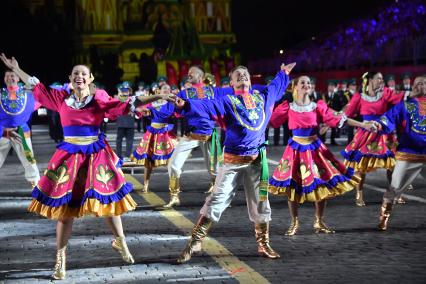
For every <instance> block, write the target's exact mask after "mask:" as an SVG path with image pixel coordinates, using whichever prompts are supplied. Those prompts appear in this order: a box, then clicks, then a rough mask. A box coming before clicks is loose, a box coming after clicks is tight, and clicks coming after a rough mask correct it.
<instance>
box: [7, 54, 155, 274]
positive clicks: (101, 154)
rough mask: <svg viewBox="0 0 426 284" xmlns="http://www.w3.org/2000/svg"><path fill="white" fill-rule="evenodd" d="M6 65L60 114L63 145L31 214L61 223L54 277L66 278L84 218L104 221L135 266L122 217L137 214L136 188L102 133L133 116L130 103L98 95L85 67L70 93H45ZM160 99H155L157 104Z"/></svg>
mask: <svg viewBox="0 0 426 284" xmlns="http://www.w3.org/2000/svg"><path fill="white" fill-rule="evenodd" d="M0 58H1V59H2V61H3V62H4V64H5V65H6V66H7V67H8V68H10V69H11V70H13V71H14V72H15V73H16V74H18V76H19V77H20V78H21V79H22V81H23V82H25V83H26V84H27V85H30V86H34V90H33V93H34V97H35V98H36V100H37V101H39V102H40V103H41V105H42V106H44V107H46V108H48V109H51V110H53V111H57V112H59V114H60V116H61V123H62V127H63V130H64V137H65V138H64V141H63V142H61V143H59V144H58V145H57V150H56V152H55V153H54V154H53V156H52V158H51V159H50V161H49V163H48V166H47V170H46V171H45V175H44V176H43V177H42V178H41V179H40V181H39V182H38V184H37V185H36V186H35V187H34V189H33V192H32V197H33V200H32V202H31V204H30V206H29V208H28V210H29V211H30V212H33V213H36V214H39V215H41V216H43V217H46V218H49V219H54V220H57V225H56V246H57V254H56V265H55V268H54V273H53V275H52V277H53V278H54V279H64V278H65V276H66V269H65V263H66V253H65V251H66V247H67V244H68V239H69V238H70V236H71V231H72V224H73V221H74V218H78V217H82V216H85V215H94V216H97V217H105V220H106V223H107V224H108V226H109V227H110V229H111V231H112V233H113V234H114V237H115V238H114V240H113V242H112V247H113V248H114V249H115V250H117V251H118V252H119V253H120V254H121V256H122V258H123V260H124V261H125V262H127V263H134V259H133V256H132V255H131V254H130V252H129V249H128V247H127V244H126V241H125V237H124V232H123V226H122V223H121V217H120V215H122V214H123V213H125V212H127V211H130V210H134V209H135V207H136V203H135V202H134V201H133V199H132V197H131V196H130V194H129V193H130V192H131V191H132V185H131V184H130V183H127V182H126V180H125V179H124V175H123V172H122V171H121V168H120V165H119V164H120V163H119V159H118V157H117V155H116V154H115V153H114V152H113V150H112V149H111V147H110V146H109V144H108V142H107V141H106V140H105V134H103V133H101V132H99V126H100V125H101V123H102V121H103V119H104V117H108V118H113V119H114V118H116V117H118V116H119V115H122V114H124V113H126V112H128V111H129V109H130V108H131V105H130V104H129V102H130V101H129V100H127V101H125V102H120V101H119V100H116V99H113V98H111V97H110V96H108V94H107V93H106V92H105V91H104V90H96V89H95V88H94V87H92V86H93V84H92V82H93V79H94V78H93V76H92V75H91V73H90V70H89V68H88V67H87V66H85V65H76V66H74V67H73V69H72V72H71V75H69V79H70V84H71V88H69V89H59V90H58V89H47V88H46V87H45V86H44V85H43V84H41V83H40V82H39V80H38V79H37V78H35V77H30V76H29V75H28V74H27V73H25V72H24V71H22V70H21V69H20V68H19V65H18V62H17V61H16V59H15V58H13V57H12V58H11V59H9V58H7V57H6V56H5V55H4V54H1V56H0ZM159 98H160V97H153V98H151V99H152V100H154V99H159Z"/></svg>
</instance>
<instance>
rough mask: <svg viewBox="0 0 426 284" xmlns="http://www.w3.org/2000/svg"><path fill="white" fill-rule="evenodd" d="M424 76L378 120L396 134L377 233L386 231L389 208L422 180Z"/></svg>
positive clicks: (425, 109)
mask: <svg viewBox="0 0 426 284" xmlns="http://www.w3.org/2000/svg"><path fill="white" fill-rule="evenodd" d="M425 121H426V76H421V77H417V78H416V79H415V80H414V84H413V93H412V94H411V97H407V100H405V101H401V102H400V103H399V104H397V105H395V106H394V107H393V108H391V109H390V110H388V111H387V112H386V113H385V114H384V115H383V116H382V117H381V119H380V121H379V122H380V124H381V125H382V127H383V129H382V130H383V131H384V132H386V133H391V132H393V131H395V130H396V131H397V135H398V146H397V148H396V154H395V159H396V165H395V168H394V169H393V173H392V182H391V184H390V186H389V187H388V189H387V190H386V192H385V194H384V195H383V203H382V207H381V211H380V223H379V225H378V227H379V229H380V230H382V231H385V230H387V228H388V221H389V217H390V215H391V212H392V207H393V204H394V203H396V202H397V201H398V199H399V198H400V197H401V194H402V193H403V192H404V191H405V190H406V189H407V188H408V187H409V186H410V184H411V183H412V182H413V180H414V179H415V178H416V177H417V176H418V175H419V174H421V175H422V176H423V177H424V178H426V164H425V163H426V124H425Z"/></svg>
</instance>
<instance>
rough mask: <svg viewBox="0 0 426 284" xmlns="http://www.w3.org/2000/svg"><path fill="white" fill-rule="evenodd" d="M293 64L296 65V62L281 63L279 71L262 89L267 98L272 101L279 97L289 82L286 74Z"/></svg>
mask: <svg viewBox="0 0 426 284" xmlns="http://www.w3.org/2000/svg"><path fill="white" fill-rule="evenodd" d="M294 66H296V63H294V62H293V63H290V64H288V65H285V64H284V63H283V64H281V70H280V72H278V74H277V76H275V78H274V79H273V80H272V81H271V83H270V84H269V85H268V86H267V87H266V88H265V90H264V91H263V92H266V93H267V99H271V100H272V101H274V102H276V101H278V100H280V99H281V97H282V96H283V95H284V92H285V90H286V88H287V86H288V84H289V82H290V80H289V77H288V75H289V74H290V72H291V70H292V69H293V68H294Z"/></svg>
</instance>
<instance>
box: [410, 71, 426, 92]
mask: <svg viewBox="0 0 426 284" xmlns="http://www.w3.org/2000/svg"><path fill="white" fill-rule="evenodd" d="M413 89H414V91H416V93H417V95H418V96H424V95H426V77H425V76H422V77H416V79H414V83H413Z"/></svg>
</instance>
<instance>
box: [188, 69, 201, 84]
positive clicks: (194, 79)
mask: <svg viewBox="0 0 426 284" xmlns="http://www.w3.org/2000/svg"><path fill="white" fill-rule="evenodd" d="M203 76H204V72H203V70H201V69H200V68H198V67H195V66H192V67H191V68H189V70H188V82H190V83H191V84H199V83H201V81H202V80H203Z"/></svg>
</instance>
